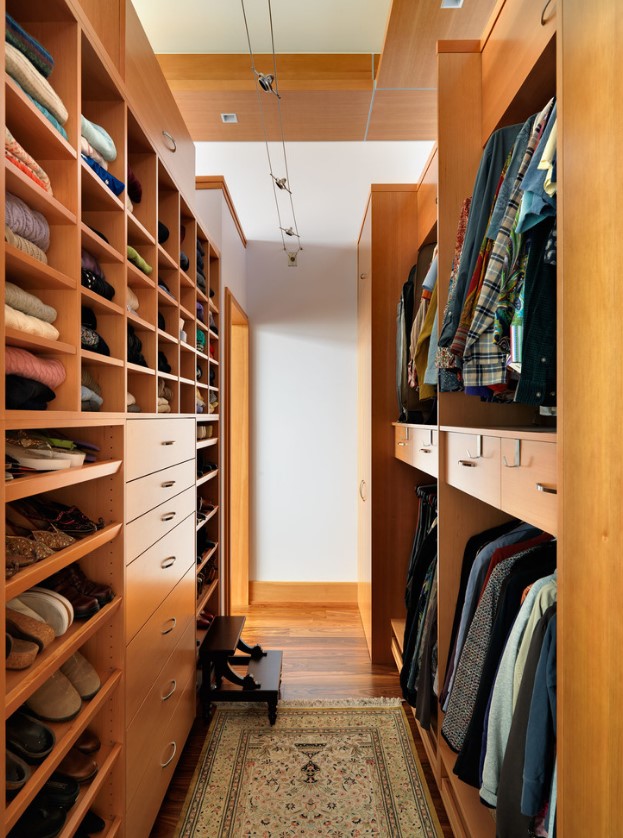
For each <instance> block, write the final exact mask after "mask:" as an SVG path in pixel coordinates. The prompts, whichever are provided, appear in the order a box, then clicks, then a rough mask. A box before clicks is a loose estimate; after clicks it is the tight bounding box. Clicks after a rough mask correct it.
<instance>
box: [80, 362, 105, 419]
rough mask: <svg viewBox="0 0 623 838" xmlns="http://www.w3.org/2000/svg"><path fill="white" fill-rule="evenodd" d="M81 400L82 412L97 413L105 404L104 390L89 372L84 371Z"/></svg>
mask: <svg viewBox="0 0 623 838" xmlns="http://www.w3.org/2000/svg"><path fill="white" fill-rule="evenodd" d="M80 398H81V400H82V410H83V411H85V412H86V411H90V412H92V413H97V412H98V411H99V409H100V407H101V406H102V405H103V403H104V398H103V396H102V388H101V387H100V386H99V384H98V383H97V381H96V380H95V379H94V378H93V376H92V375H91V373H90V372H89V371H88V370H85V369H84V368H83V369H82V377H81V388H80Z"/></svg>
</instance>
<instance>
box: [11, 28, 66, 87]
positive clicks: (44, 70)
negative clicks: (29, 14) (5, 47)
mask: <svg viewBox="0 0 623 838" xmlns="http://www.w3.org/2000/svg"><path fill="white" fill-rule="evenodd" d="M5 38H6V40H7V41H8V42H9V43H10V44H12V45H13V46H14V47H16V48H17V49H18V50H19V51H20V52H21V53H23V54H24V55H25V56H26V58H28V60H29V61H30V62H31V64H33V65H34V66H35V67H36V68H37V70H39V72H40V73H41V74H42V75H43V76H45V77H46V79H47V78H48V76H49V75H50V74H51V72H52V70H53V69H54V59H53V58H52V56H51V55H50V53H49V52H48V51H47V49H45V47H43V46H42V45H41V44H40V43H39V41H37V40H36V39H35V38H33V36H32V35H30V34H29V33H28V32H26V30H25V29H22V27H21V26H20V25H19V23H18V22H17V21H16V20H14V19H13V18H12V17H11V15H9V14H7V15H6V28H5Z"/></svg>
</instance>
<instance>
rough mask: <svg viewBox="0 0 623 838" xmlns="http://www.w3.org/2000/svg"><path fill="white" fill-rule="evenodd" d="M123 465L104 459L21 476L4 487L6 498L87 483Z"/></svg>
mask: <svg viewBox="0 0 623 838" xmlns="http://www.w3.org/2000/svg"><path fill="white" fill-rule="evenodd" d="M121 465H122V461H121V460H104V461H103V462H98V463H88V464H87V465H85V466H80V467H79V468H67V469H62V470H61V471H56V472H54V471H51V472H41V474H36V475H33V476H32V477H20V478H18V479H17V480H11V481H10V482H9V483H7V484H6V486H5V489H4V496H5V500H6V501H12V500H21V499H22V498H27V497H30V496H31V495H37V494H39V493H41V492H52V491H54V490H55V489H62V488H63V487H65V486H75V485H77V484H78V483H85V482H86V481H87V480H97V478H99V477H107V476H108V475H111V474H116V473H117V472H118V471H119V469H120V468H121Z"/></svg>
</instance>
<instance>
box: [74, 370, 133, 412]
mask: <svg viewBox="0 0 623 838" xmlns="http://www.w3.org/2000/svg"><path fill="white" fill-rule="evenodd" d="M82 367H83V369H84V370H85V371H87V372H88V373H89V375H91V376H92V377H93V378H94V379H95V381H96V382H97V383H98V384H99V386H100V389H101V391H102V398H103V400H104V402H103V404H102V406H101V407H100V412H102V413H123V412H124V411H125V388H124V372H123V368H122V367H108V366H105V365H103V364H92V363H89V362H85V361H83V364H82ZM90 412H91V411H84V413H85V415H86V414H88V413H90ZM96 413H97V411H94V412H93V415H96Z"/></svg>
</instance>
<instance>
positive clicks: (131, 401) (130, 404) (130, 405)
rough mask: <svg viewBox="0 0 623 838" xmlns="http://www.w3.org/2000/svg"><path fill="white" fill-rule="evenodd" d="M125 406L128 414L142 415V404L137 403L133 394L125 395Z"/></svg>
mask: <svg viewBox="0 0 623 838" xmlns="http://www.w3.org/2000/svg"><path fill="white" fill-rule="evenodd" d="M125 406H126V410H127V411H128V413H140V412H141V406H140V404H137V403H136V399H135V398H134V396H133V395H132V393H126V394H125Z"/></svg>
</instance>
